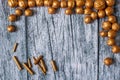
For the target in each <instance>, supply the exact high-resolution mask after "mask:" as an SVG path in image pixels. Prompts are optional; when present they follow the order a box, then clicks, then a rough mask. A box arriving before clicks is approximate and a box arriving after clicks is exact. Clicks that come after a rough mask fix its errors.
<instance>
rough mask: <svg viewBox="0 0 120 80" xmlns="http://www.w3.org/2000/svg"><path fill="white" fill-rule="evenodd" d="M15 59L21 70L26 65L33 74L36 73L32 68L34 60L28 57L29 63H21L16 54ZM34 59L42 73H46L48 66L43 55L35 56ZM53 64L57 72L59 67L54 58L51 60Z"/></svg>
mask: <svg viewBox="0 0 120 80" xmlns="http://www.w3.org/2000/svg"><path fill="white" fill-rule="evenodd" d="M13 60H14V62H15V63H16V65H17V67H18V69H19V70H22V69H23V67H24V68H25V69H26V70H27V71H28V72H29V73H30V74H31V75H34V74H35V72H34V71H33V69H32V62H31V59H30V58H28V60H27V63H21V62H20V61H19V60H18V58H17V57H16V56H14V57H13ZM33 61H34V64H35V65H37V66H38V68H39V69H40V70H41V71H42V73H43V74H44V75H46V72H47V66H46V64H45V61H44V59H43V56H42V55H40V56H39V57H38V58H35V57H33ZM51 65H52V68H53V71H54V72H56V71H57V70H58V69H57V66H56V63H55V61H54V60H51Z"/></svg>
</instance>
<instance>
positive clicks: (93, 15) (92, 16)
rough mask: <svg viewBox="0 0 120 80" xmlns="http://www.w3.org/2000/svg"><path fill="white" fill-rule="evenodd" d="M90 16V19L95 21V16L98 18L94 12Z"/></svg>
mask: <svg viewBox="0 0 120 80" xmlns="http://www.w3.org/2000/svg"><path fill="white" fill-rule="evenodd" d="M90 16H91V18H92V19H93V20H95V19H97V16H98V15H97V13H96V12H92V13H91V15H90Z"/></svg>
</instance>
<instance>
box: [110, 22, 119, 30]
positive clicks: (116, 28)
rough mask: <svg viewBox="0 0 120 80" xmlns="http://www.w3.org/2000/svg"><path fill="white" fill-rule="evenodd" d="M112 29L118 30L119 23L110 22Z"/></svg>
mask: <svg viewBox="0 0 120 80" xmlns="http://www.w3.org/2000/svg"><path fill="white" fill-rule="evenodd" d="M112 30H114V31H118V30H120V25H119V24H118V23H113V24H112Z"/></svg>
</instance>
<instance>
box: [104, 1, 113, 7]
mask: <svg viewBox="0 0 120 80" xmlns="http://www.w3.org/2000/svg"><path fill="white" fill-rule="evenodd" d="M105 1H106V4H107V6H114V5H115V0H105Z"/></svg>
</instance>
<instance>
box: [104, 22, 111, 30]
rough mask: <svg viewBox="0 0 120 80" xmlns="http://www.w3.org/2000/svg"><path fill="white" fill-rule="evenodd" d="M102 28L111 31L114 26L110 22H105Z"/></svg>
mask: <svg viewBox="0 0 120 80" xmlns="http://www.w3.org/2000/svg"><path fill="white" fill-rule="evenodd" d="M102 28H103V29H104V30H110V29H111V28H112V24H111V23H110V22H109V21H104V22H103V23H102Z"/></svg>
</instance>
